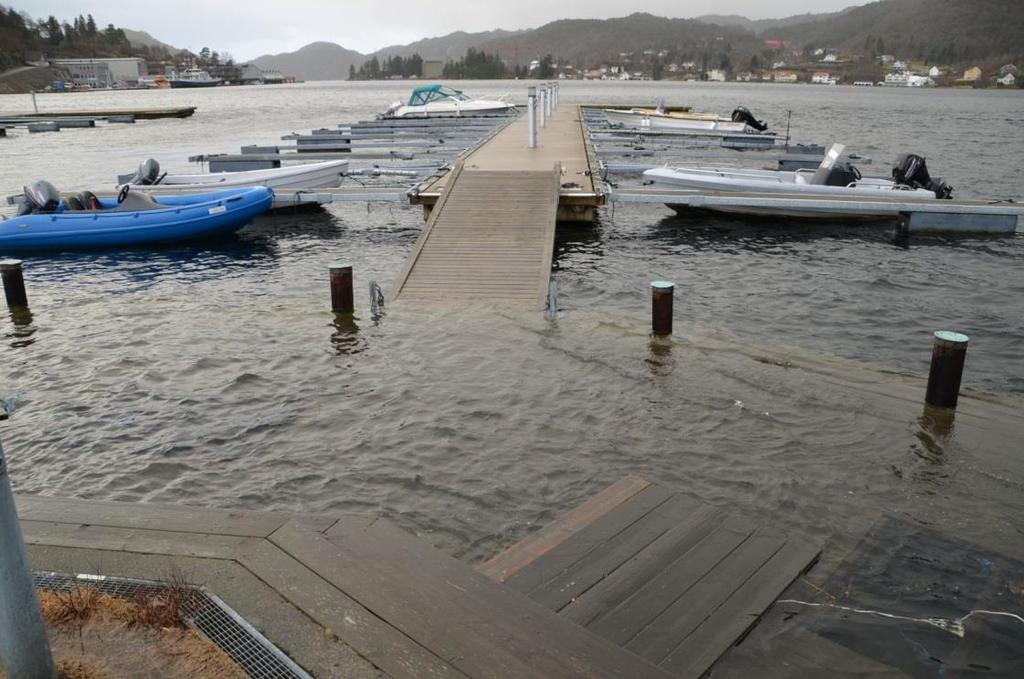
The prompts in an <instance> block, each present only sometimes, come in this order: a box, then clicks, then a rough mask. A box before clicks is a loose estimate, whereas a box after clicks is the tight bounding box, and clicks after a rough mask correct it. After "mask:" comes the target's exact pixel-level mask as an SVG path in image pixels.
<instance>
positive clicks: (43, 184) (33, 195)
mask: <svg viewBox="0 0 1024 679" xmlns="http://www.w3.org/2000/svg"><path fill="white" fill-rule="evenodd" d="M24 192H25V197H24V199H23V200H22V203H21V206H20V207H19V208H18V216H19V217H24V216H25V215H30V214H34V213H48V212H56V211H57V208H58V207H59V206H60V191H58V190H57V187H55V186H54V185H53V184H51V183H50V182H48V181H46V180H45V179H40V180H39V181H37V182H33V183H31V184H29V185H28V186H26V187H25V188H24Z"/></svg>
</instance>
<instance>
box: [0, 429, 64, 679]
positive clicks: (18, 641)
mask: <svg viewBox="0 0 1024 679" xmlns="http://www.w3.org/2000/svg"><path fill="white" fill-rule="evenodd" d="M0 545H3V549H0V602H2V605H0V665H2V666H3V669H4V670H5V671H6V673H7V676H8V677H24V678H25V679H53V678H54V677H55V676H56V675H55V672H54V668H53V656H52V655H51V654H50V642H49V640H48V638H47V636H46V628H45V627H44V626H43V618H42V615H41V614H40V612H39V600H38V599H37V598H36V589H35V584H34V583H33V582H32V571H31V569H30V567H29V560H28V554H27V553H26V552H25V539H24V536H23V535H22V532H21V524H20V523H19V522H18V510H17V507H15V505H14V491H13V490H12V489H11V479H10V477H9V476H8V474H7V463H6V460H5V459H4V451H3V446H2V445H0Z"/></svg>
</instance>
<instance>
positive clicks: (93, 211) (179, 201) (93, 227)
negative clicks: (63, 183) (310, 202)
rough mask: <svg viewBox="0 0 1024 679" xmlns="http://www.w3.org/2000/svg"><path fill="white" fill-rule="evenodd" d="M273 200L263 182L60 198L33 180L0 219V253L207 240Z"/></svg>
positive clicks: (230, 229)
mask: <svg viewBox="0 0 1024 679" xmlns="http://www.w3.org/2000/svg"><path fill="white" fill-rule="evenodd" d="M44 185H45V186H44ZM273 202H274V194H273V192H272V191H271V190H270V189H268V188H265V187H262V186H258V187H253V188H239V189H231V190H224V191H212V192H209V193H197V194H192V195H181V196H176V195H162V196H149V195H147V194H145V193H141V192H138V191H123V192H122V193H121V194H120V195H119V196H118V197H117V198H116V199H114V198H102V199H101V198H97V197H96V196H95V195H94V194H92V193H90V192H88V191H83V192H82V193H80V194H77V195H76V196H69V197H66V198H61V197H60V194H59V193H57V192H56V190H55V189H53V187H52V185H50V184H49V183H48V182H37V183H36V184H33V185H32V186H30V187H26V189H25V198H24V202H23V204H22V209H21V210H20V211H19V215H18V216H17V217H12V218H10V219H7V220H4V221H2V222H0V252H6V251H9V250H28V249H31V250H38V249H68V248H102V247H118V246H128V245H145V244H149V243H167V242H174V241H182V240H191V239H195V238H208V237H211V236H218V235H223V234H227V233H231V232H233V231H237V230H238V229H240V228H242V227H243V226H245V225H246V224H248V223H249V222H250V221H252V220H253V218H255V217H257V216H258V215H261V214H263V213H264V212H266V211H267V210H268V209H270V206H271V205H272V204H273Z"/></svg>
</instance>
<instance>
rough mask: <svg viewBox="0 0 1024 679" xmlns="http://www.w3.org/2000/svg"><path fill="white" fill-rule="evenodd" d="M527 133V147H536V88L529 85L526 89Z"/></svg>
mask: <svg viewBox="0 0 1024 679" xmlns="http://www.w3.org/2000/svg"><path fill="white" fill-rule="evenodd" d="M526 108H527V115H528V116H529V117H528V118H527V135H528V136H529V138H528V142H527V148H531V149H535V148H537V88H536V87H531V88H529V89H528V90H527V96H526Z"/></svg>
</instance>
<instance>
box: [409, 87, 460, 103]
mask: <svg viewBox="0 0 1024 679" xmlns="http://www.w3.org/2000/svg"><path fill="white" fill-rule="evenodd" d="M442 99H455V100H457V101H469V97H467V96H466V95H465V94H463V93H462V92H461V91H459V90H453V89H452V88H450V87H445V86H444V85H439V84H434V85H423V86H422V87H417V88H416V89H414V90H413V91H412V94H411V95H409V103H408V104H407V106H426V105H427V104H429V103H432V102H435V101H440V100H442Z"/></svg>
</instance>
